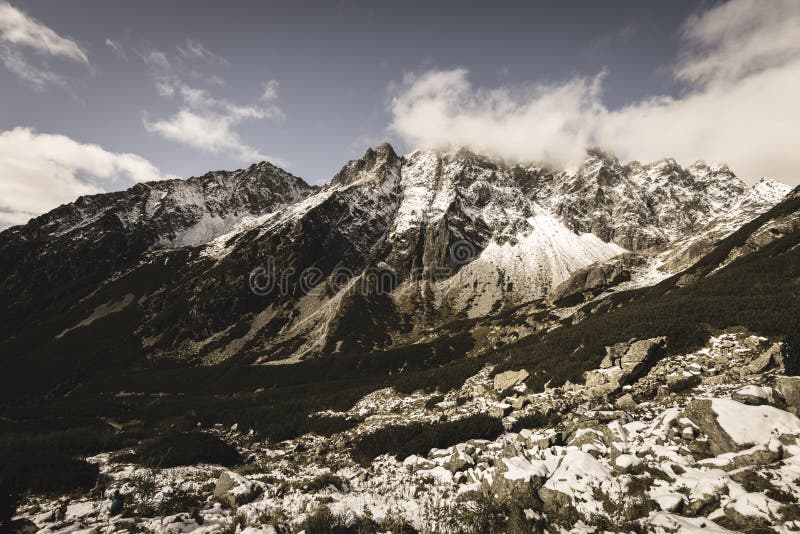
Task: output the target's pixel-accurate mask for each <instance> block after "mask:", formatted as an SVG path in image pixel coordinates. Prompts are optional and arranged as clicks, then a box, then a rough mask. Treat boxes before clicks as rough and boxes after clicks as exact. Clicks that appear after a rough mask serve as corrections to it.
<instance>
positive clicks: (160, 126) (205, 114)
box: [144, 84, 286, 165]
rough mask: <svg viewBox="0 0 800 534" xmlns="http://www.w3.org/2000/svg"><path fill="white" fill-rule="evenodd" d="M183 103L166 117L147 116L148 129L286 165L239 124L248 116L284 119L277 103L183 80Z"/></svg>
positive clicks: (178, 90)
mask: <svg viewBox="0 0 800 534" xmlns="http://www.w3.org/2000/svg"><path fill="white" fill-rule="evenodd" d="M176 94H179V95H180V97H181V98H182V100H183V107H182V108H181V109H180V110H179V111H178V112H177V113H175V114H173V115H171V116H170V117H168V118H166V119H161V120H155V121H150V120H149V119H148V118H147V117H145V119H144V126H145V129H147V131H149V132H152V133H156V134H158V135H161V136H162V137H164V138H165V139H169V140H171V141H175V142H178V143H182V144H185V145H188V146H190V147H192V148H196V149H199V150H203V151H205V152H210V153H213V154H221V153H231V154H233V155H234V156H235V157H236V158H237V159H240V160H242V161H255V160H270V161H273V162H275V163H276V164H278V165H286V162H285V161H284V160H282V159H281V158H277V157H274V156H269V155H266V154H263V153H261V152H260V151H259V150H257V149H255V148H253V147H251V146H250V145H248V144H247V143H245V142H244V141H243V140H242V139H241V137H240V136H239V134H238V133H236V131H235V128H236V126H238V125H239V124H241V123H242V122H244V121H246V120H254V119H274V120H281V119H282V118H283V113H282V112H281V110H280V109H279V108H278V107H277V106H273V105H270V106H266V107H262V106H242V105H238V104H234V103H231V102H229V101H227V100H224V99H217V98H215V97H213V96H212V95H211V94H210V93H209V92H208V91H205V90H203V89H196V88H193V87H189V86H188V85H185V84H181V85H180V87H177V88H176Z"/></svg>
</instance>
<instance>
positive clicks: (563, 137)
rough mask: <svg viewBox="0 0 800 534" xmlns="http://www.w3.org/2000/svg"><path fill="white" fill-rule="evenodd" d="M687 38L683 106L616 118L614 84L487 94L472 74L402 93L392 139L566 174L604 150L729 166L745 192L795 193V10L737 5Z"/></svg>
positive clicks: (622, 112) (422, 83) (799, 112)
mask: <svg viewBox="0 0 800 534" xmlns="http://www.w3.org/2000/svg"><path fill="white" fill-rule="evenodd" d="M682 38H683V41H682V42H683V50H682V53H681V55H680V57H679V58H678V59H677V61H676V64H675V70H674V72H675V77H676V80H677V81H679V82H683V83H686V84H687V87H686V92H685V93H683V94H682V95H681V96H678V97H670V96H660V95H658V96H653V97H652V98H648V99H645V100H642V101H640V102H636V103H633V104H631V105H628V106H626V107H623V108H620V109H609V108H608V107H607V106H606V105H605V104H604V103H603V100H602V86H603V80H604V77H605V76H606V75H608V76H610V75H613V73H609V74H606V73H600V74H595V75H590V76H584V77H576V78H574V79H572V80H568V81H566V82H564V83H560V84H549V85H542V84H529V85H527V86H500V87H495V88H480V87H474V86H473V85H472V84H471V83H470V80H469V73H468V71H467V70H466V69H463V68H457V69H452V70H432V71H428V72H425V73H423V74H421V75H407V76H406V77H405V79H404V80H403V82H402V83H401V84H400V85H399V87H397V88H395V91H394V95H393V98H392V100H391V104H390V112H391V114H392V120H391V124H390V129H391V130H392V131H394V132H395V133H397V134H398V135H400V136H401V137H402V138H403V139H404V140H405V141H406V142H407V143H408V144H410V145H412V146H413V147H415V148H435V149H448V148H456V147H460V146H468V147H470V148H472V149H474V150H477V151H481V152H485V153H489V154H492V155H495V156H498V157H502V158H505V159H511V160H517V161H519V160H528V161H542V162H547V163H552V164H559V165H570V164H574V163H577V161H578V160H579V159H580V158H581V157H582V156H583V154H584V152H585V149H586V148H587V147H588V146H592V145H597V146H600V147H601V148H603V149H605V150H609V151H612V152H614V153H616V154H617V155H619V156H620V157H621V158H623V159H641V160H653V159H658V158H661V157H665V156H670V157H674V158H676V159H677V160H678V161H680V162H681V163H687V164H688V163H692V162H693V161H696V160H698V159H707V160H712V161H720V162H722V161H724V162H727V163H729V164H730V165H731V166H732V168H733V169H734V171H736V172H737V173H738V174H740V175H741V176H742V177H743V178H745V179H747V180H750V181H754V180H755V179H757V178H758V177H760V176H764V175H767V176H770V177H772V178H776V179H780V180H783V181H786V182H789V183H798V182H800V174H798V171H797V169H800V151H798V150H797V148H796V145H797V133H796V132H797V124H800V100H798V99H797V97H796V88H797V87H798V86H800V2H795V1H793V0H778V1H776V2H774V3H770V7H769V9H764V6H763V4H762V3H759V2H757V1H755V0H732V1H730V2H728V3H725V4H721V5H718V6H716V7H713V8H711V9H708V10H706V11H704V12H702V13H700V14H697V15H695V16H693V17H690V18H689V19H688V20H687V21H686V23H685V25H684V27H683V34H682Z"/></svg>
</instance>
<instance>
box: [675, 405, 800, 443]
mask: <svg viewBox="0 0 800 534" xmlns="http://www.w3.org/2000/svg"><path fill="white" fill-rule="evenodd" d="M685 413H686V416H687V417H688V418H689V419H690V420H691V421H692V422H693V423H694V424H695V425H697V427H698V428H699V429H700V431H701V432H702V433H703V434H705V435H706V437H707V438H708V442H709V448H710V451H711V453H712V454H713V455H714V456H719V455H720V454H725V453H728V452H737V451H739V450H742V449H746V448H748V447H752V446H753V445H764V444H767V443H770V441H771V440H773V439H780V438H781V437H782V436H787V435H788V436H797V435H800V419H798V418H797V416H795V415H793V414H791V413H789V412H787V411H784V410H780V409H778V408H775V407H774V406H766V405H764V406H748V405H746V404H742V403H740V402H736V401H735V400H731V399H696V400H693V401H692V402H690V403H689V404H688V405H687V406H686V409H685Z"/></svg>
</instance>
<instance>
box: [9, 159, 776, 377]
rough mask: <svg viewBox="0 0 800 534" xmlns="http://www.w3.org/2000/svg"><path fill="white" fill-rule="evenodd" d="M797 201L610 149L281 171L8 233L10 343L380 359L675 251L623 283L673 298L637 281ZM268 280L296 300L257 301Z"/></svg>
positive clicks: (89, 205)
mask: <svg viewBox="0 0 800 534" xmlns="http://www.w3.org/2000/svg"><path fill="white" fill-rule="evenodd" d="M783 189H784V188H783V187H781V186H779V185H775V184H771V183H769V182H761V183H760V184H759V185H757V186H756V187H754V188H751V189H748V188H747V187H746V186H745V184H744V183H743V182H741V180H739V179H738V178H736V177H735V176H734V175H733V173H732V172H731V171H730V169H728V168H727V167H725V166H709V165H706V164H704V163H697V164H695V165H693V166H691V167H688V168H686V169H684V168H682V167H680V166H679V165H677V163H675V162H674V161H673V160H662V161H659V162H655V163H651V164H639V163H635V162H634V163H631V164H627V165H622V164H621V163H620V162H619V161H618V160H617V159H615V158H614V157H612V156H610V155H608V154H605V153H602V152H600V151H596V150H595V151H590V153H589V154H588V156H587V159H586V161H585V162H584V164H583V165H581V166H580V167H579V168H577V169H572V170H566V171H553V170H548V169H545V168H542V167H540V166H535V165H527V164H526V165H523V164H516V165H513V166H507V165H504V164H500V163H497V162H494V161H492V160H491V159H489V158H486V157H483V156H480V155H476V154H473V153H471V152H469V151H466V150H462V151H460V152H458V153H455V154H443V153H436V152H428V151H417V152H415V153H412V154H410V155H407V156H398V155H397V154H396V153H395V152H394V150H393V149H392V147H391V146H389V145H388V144H384V145H381V146H379V147H377V148H375V149H369V150H367V152H366V153H365V155H364V157H362V158H360V159H358V160H353V161H351V162H349V163H348V164H346V165H345V166H344V167H343V168H342V170H341V171H340V172H339V173H338V174H337V175H336V176H335V177H334V178H333V179H332V180H331V182H330V183H329V184H327V185H325V186H323V187H321V188H314V187H310V186H308V185H306V184H305V183H304V182H302V180H300V179H299V178H296V177H293V176H291V175H289V174H288V173H285V172H283V171H281V170H280V169H277V168H275V167H273V166H271V165H269V164H265V163H262V164H259V165H254V166H251V167H250V168H248V169H245V170H241V171H236V172H234V173H210V174H208V175H205V176H203V177H199V178H192V179H189V180H187V181H174V180H173V181H167V182H156V183H146V184H139V185H137V186H135V187H134V188H132V189H131V190H129V191H127V192H122V193H113V194H109V195H100V196H96V197H85V198H81V199H79V200H78V201H77V202H75V203H73V204H71V205H67V206H63V207H61V208H58V209H57V210H55V211H53V212H51V213H50V214H47V215H44V216H42V217H39V218H37V219H35V220H33V221H31V222H30V223H29V224H28V225H25V226H22V227H15V228H11V229H9V230H6V231H5V232H2V234H0V252H2V258H3V261H2V262H0V263H1V265H0V278H2V286H1V287H2V289H0V291H2V295H3V297H4V298H5V299H6V300H7V301H8V302H9V306H8V307H7V309H6V313H5V315H6V316H7V317H5V318H6V319H7V321H6V322H5V325H4V331H3V332H4V333H3V336H4V337H6V338H9V336H12V342H11V344H12V346H13V347H14V350H18V351H19V350H21V351H27V350H30V349H29V348H28V347H22V348H20V347H21V343H14V341H13V337H16V336H17V334H18V330H19V329H20V328H22V327H21V326H20V325H21V324H25V321H31V320H32V321H33V323H37V322H38V323H41V319H40V318H39V319H31V318H32V317H33V316H34V312H36V315H38V314H40V312H41V311H42V310H43V309H44V310H47V309H50V310H51V311H52V313H51V314H50V315H49V316H48V317H51V318H52V319H53V320H54V323H57V324H53V326H52V328H49V327H48V328H45V330H46V331H49V333H48V334H45V335H44V336H40V335H37V336H32V337H31V338H30V339H31V340H32V343H33V344H34V345H39V346H41V345H42V344H45V345H48V349H47V350H48V351H53V350H55V351H56V352H58V351H60V350H62V349H60V348H59V345H62V344H63V343H64V341H62V340H64V336H66V337H67V338H69V337H70V336H78V337H76V338H74V340H73V341H72V342H73V343H76V344H78V345H80V344H81V343H83V342H82V341H80V338H82V337H84V338H86V339H89V338H91V332H92V330H93V328H95V327H101V325H102V323H103V321H104V320H105V317H107V316H109V315H111V316H113V315H115V314H119V313H120V312H124V313H127V314H131V315H132V317H131V320H130V321H129V322H128V324H129V326H128V327H127V331H125V332H124V336H125V338H126V339H129V340H130V342H132V343H134V344H135V345H138V346H139V347H141V349H142V350H141V351H140V352H141V353H147V354H148V355H149V357H150V358H155V359H162V358H167V359H178V360H189V361H192V362H197V363H206V364H211V363H214V362H219V361H224V360H228V359H230V358H240V359H243V360H244V361H258V362H267V361H269V362H274V361H284V362H292V361H298V359H301V358H305V357H310V356H317V355H321V354H330V353H337V352H354V351H373V350H383V349H385V348H387V347H391V346H398V345H402V344H408V343H413V342H416V341H419V340H420V339H423V338H424V337H425V336H428V335H429V332H430V331H431V329H435V328H438V327H441V326H442V325H444V324H447V323H449V322H452V321H458V320H461V319H463V318H467V319H471V320H472V319H480V318H484V317H488V316H492V315H496V314H498V313H501V312H503V310H510V309H513V308H515V307H518V306H527V305H530V303H532V302H537V301H539V300H541V299H543V298H544V297H546V296H547V295H548V294H549V293H550V292H551V291H552V290H554V289H555V288H556V287H557V286H559V284H561V283H562V282H565V281H566V280H567V279H569V278H570V276H572V275H573V274H574V273H575V272H576V271H579V270H581V269H585V268H589V267H590V266H591V265H594V264H597V263H598V262H604V261H608V260H611V258H613V257H615V256H617V255H619V254H621V253H623V252H625V251H626V250H627V251H633V252H636V253H641V254H646V255H648V258H652V254H651V251H653V250H655V248H654V247H662V249H665V250H668V251H669V252H663V253H662V254H664V255H667V256H668V257H667V258H666V259H658V260H652V259H651V260H648V262H646V268H642V269H641V270H640V271H635V272H630V273H627V274H626V275H625V276H623V277H622V278H625V279H628V280H631V279H633V280H634V281H633V282H632V283H650V282H653V281H657V279H658V276H649V277H648V276H644V277H642V276H639V275H640V274H643V273H644V274H646V273H647V272H649V271H652V267H653V265H654V263H653V262H655V261H657V262H658V263H659V265H660V264H662V263H663V264H669V265H671V266H672V269H671V270H670V269H667V270H666V271H663V273H662V274H661V275H659V276H660V277H661V278H663V277H666V276H668V274H669V273H670V272H674V271H675V270H678V267H679V266H685V265H686V263H687V258H693V257H696V256H697V255H699V254H700V253H702V252H703V251H705V250H707V248H708V247H709V246H710V245H711V244H712V243H713V242H714V240H716V239H719V238H720V237H722V236H724V235H725V234H726V232H730V231H733V230H734V229H735V227H736V225H737V224H741V223H742V222H743V221H744V220H745V219H747V218H750V217H753V216H755V215H757V214H758V213H760V212H761V211H764V210H766V209H767V208H769V207H770V206H771V205H772V204H773V203H774V202H776V199H778V198H779V197H780V194H781V192H782V191H783ZM698 236H699V237H698ZM703 236H705V237H703ZM682 239H683V240H685V241H686V243H685V244H683V242H681V240H682ZM675 243H682V244H681V247H682V248H680V247H679V248H678V249H674V250H673V249H670V248H669V247H670V246H672V245H673V244H675ZM682 250H683V251H684V252H681V251H682ZM686 250H688V251H689V252H685V251H686ZM669 254H672V255H673V256H674V257H669ZM676 258H677V259H676ZM270 267H271V268H272V269H273V271H274V272H272V273H271V274H270V273H269V272H268V271H269V268H270ZM648 270H649V271H648ZM146 272H147V273H149V274H145V273H146ZM265 274H266V277H265V276H264V275H265ZM270 276H272V277H280V276H282V277H283V278H284V279H283V282H282V285H281V287H280V290H274V289H273V290H271V291H269V292H264V291H260V290H258V288H255V289H254V288H253V283H255V284H256V285H257V284H258V283H259V280H262V282H263V281H264V280H266V281H267V282H269V277H270ZM622 278H620V280H622ZM248 279H249V280H250V283H249V284H248ZM620 280H618V281H620ZM637 280H639V282H637ZM272 282H274V280H273V281H272ZM268 286H269V284H268ZM273 286H274V283H273ZM48 320H49V319H48ZM546 324H547V321H544V322H543V323H542V326H545V325H546ZM34 327H35V328H39V329H41V328H42V325H41V324H39V326H38V327H36V326H35V324H28V328H34ZM533 331H535V329H534V330H533ZM65 332H66V333H67V334H63V333H65ZM528 333H532V331H530V330H529V331H528ZM62 334H63V335H62ZM90 350H94V349H93V348H91V349H90Z"/></svg>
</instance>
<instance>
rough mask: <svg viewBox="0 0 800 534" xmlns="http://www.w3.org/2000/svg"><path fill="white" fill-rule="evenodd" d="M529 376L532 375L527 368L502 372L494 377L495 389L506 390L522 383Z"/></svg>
mask: <svg viewBox="0 0 800 534" xmlns="http://www.w3.org/2000/svg"><path fill="white" fill-rule="evenodd" d="M528 376H530V375H529V374H528V371H526V370H525V369H521V370H519V371H506V372H505V373H500V374H498V375H495V377H494V389H495V391H505V390H507V389H508V388H512V387H514V386H516V385H518V384H521V383H522V382H524V381H525V379H527V378H528Z"/></svg>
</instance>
